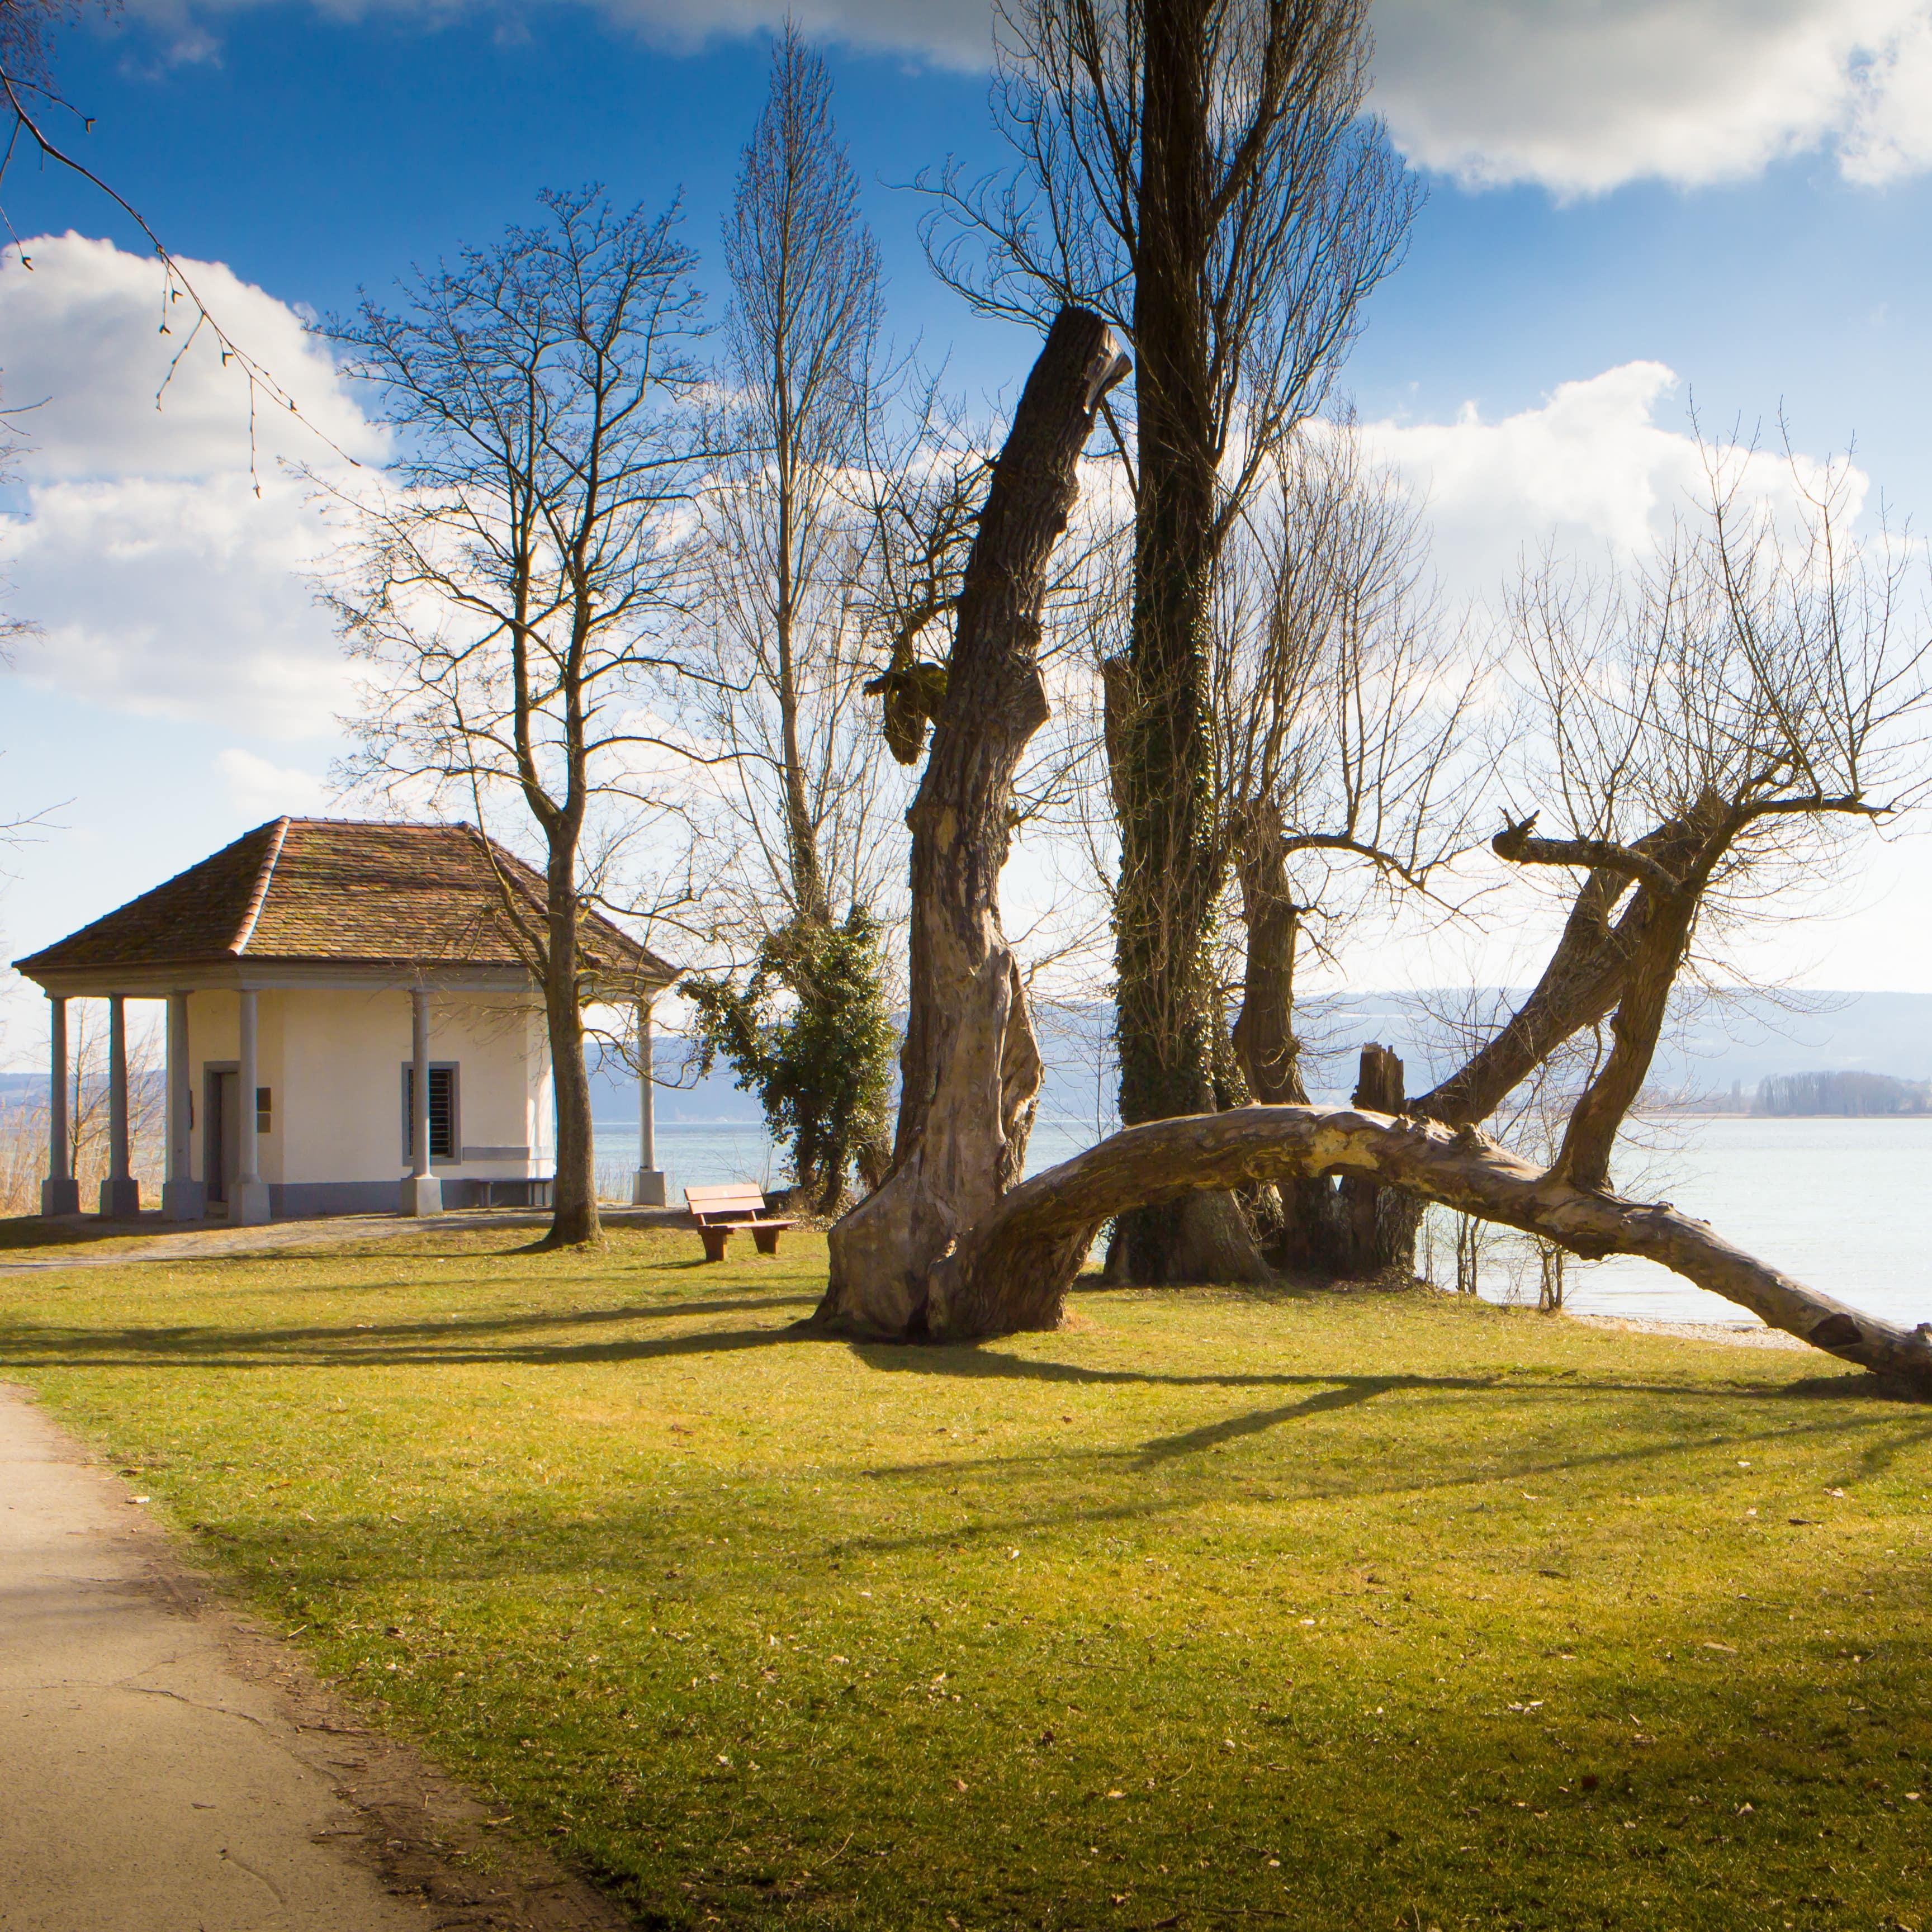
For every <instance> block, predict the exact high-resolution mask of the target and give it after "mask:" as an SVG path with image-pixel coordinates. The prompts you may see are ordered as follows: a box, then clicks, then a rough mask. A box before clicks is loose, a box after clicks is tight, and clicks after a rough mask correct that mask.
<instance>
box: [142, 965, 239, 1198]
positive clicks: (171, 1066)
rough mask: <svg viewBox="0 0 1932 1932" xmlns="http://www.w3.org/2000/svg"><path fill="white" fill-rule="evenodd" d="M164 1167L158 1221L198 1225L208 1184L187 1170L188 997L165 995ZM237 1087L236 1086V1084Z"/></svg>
mask: <svg viewBox="0 0 1932 1932" xmlns="http://www.w3.org/2000/svg"><path fill="white" fill-rule="evenodd" d="M167 1051H168V1072H167V1081H168V1089H167V1136H168V1151H167V1166H166V1171H165V1178H163V1181H162V1182H161V1219H162V1220H164V1221H199V1220H201V1219H202V1217H203V1216H205V1214H207V1212H208V1187H207V1184H206V1183H205V1181H202V1180H201V1179H199V1178H198V1177H197V1176H196V1175H193V1174H192V1173H190V1172H189V1169H188V1149H189V1147H190V1145H191V1143H190V1140H189V1138H188V1135H189V1130H190V1127H191V1126H192V1124H193V1118H194V1103H193V1099H192V1095H193V1092H194V1071H193V1062H192V1061H190V1059H189V1058H188V1037H187V994H186V993H170V994H169V995H168V1049H167ZM237 1084H238V1085H239V1082H238V1083H237Z"/></svg>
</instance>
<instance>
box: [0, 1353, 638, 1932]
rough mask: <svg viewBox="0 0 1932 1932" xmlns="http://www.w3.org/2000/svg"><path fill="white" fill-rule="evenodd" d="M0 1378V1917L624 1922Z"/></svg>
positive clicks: (29, 1925)
mask: <svg viewBox="0 0 1932 1932" xmlns="http://www.w3.org/2000/svg"><path fill="white" fill-rule="evenodd" d="M137 1498H138V1493H137V1492H136V1491H134V1490H130V1489H129V1488H128V1487H127V1486H125V1485H124V1484H122V1483H121V1482H119V1481H117V1480H116V1479H115V1478H114V1477H113V1475H110V1473H109V1472H107V1471H106V1470H104V1469H101V1468H100V1467H98V1466H96V1465H95V1464H94V1463H92V1462H91V1461H90V1460H89V1458H88V1457H87V1456H86V1454H85V1452H84V1451H82V1450H81V1449H80V1448H78V1447H77V1445H75V1444H74V1442H72V1441H71V1439H69V1438H68V1437H67V1436H65V1435H64V1434H63V1433H62V1431H60V1430H58V1429H57V1428H56V1427H55V1426H54V1425H53V1424H52V1423H51V1422H49V1421H48V1419H47V1418H46V1417H45V1416H44V1415H42V1414H41V1413H40V1411H39V1410H37V1409H36V1408H34V1406H33V1405H32V1404H31V1402H30V1401H29V1400H28V1399H27V1397H26V1394H25V1392H24V1391H20V1390H18V1389H15V1388H9V1387H8V1386H7V1385H5V1384H0V1765H4V1766H5V1767H6V1793H5V1799H4V1800H0V1928H4V1932H401V1928H404V1927H408V1928H411V1932H424V1928H425V1927H478V1928H481V1927H500V1928H504V1932H510V1928H518V1932H618V1928H621V1927H625V1926H628V1924H631V1921H630V1919H629V1918H628V1917H627V1916H626V1915H625V1914H623V1913H622V1912H619V1910H618V1909H617V1908H616V1906H614V1905H613V1904H612V1903H610V1901H609V1900H606V1899H604V1898H603V1897H601V1895H599V1894H597V1893H595V1892H594V1891H592V1890H591V1889H590V1888H589V1887H588V1886H586V1885H583V1883H581V1882H580V1881H578V1880H577V1879H574V1878H571V1876H568V1874H566V1873H564V1872H563V1871H562V1870H560V1869H559V1868H558V1867H556V1865H555V1864H553V1863H552V1862H551V1861H549V1860H548V1859H547V1858H545V1857H544V1855H543V1854H542V1853H541V1852H538V1851H536V1850H535V1849H532V1848H529V1847H528V1846H523V1845H522V1844H521V1843H520V1842H517V1841H512V1840H509V1839H508V1838H505V1836H504V1835H503V1834H502V1831H501V1829H500V1826H501V1823H502V1821H501V1820H497V1821H491V1820H490V1819H489V1818H488V1817H487V1814H486V1813H485V1812H484V1810H483V1808H481V1806H479V1805H477V1804H476V1803H475V1802H473V1801H472V1799H469V1797H468V1796H466V1794H465V1793H463V1792H462V1791H461V1790H460V1789H459V1788H458V1787H457V1786H455V1784H452V1783H451V1782H450V1781H449V1780H448V1779H446V1778H443V1777H442V1776H441V1775H440V1774H439V1773H437V1772H434V1770H432V1769H430V1768H429V1767H428V1766H425V1764H424V1763H422V1761H421V1760H419V1758H418V1757H416V1754H414V1753H413V1752H412V1751H409V1750H407V1749H406V1748H403V1747H401V1746H399V1745H396V1744H394V1743H392V1742H390V1741H389V1740H387V1739H384V1738H383V1737H380V1736H378V1735H377V1734H376V1733H373V1732H372V1731H371V1730H368V1727H366V1726H365V1725H364V1724H362V1723H360V1722H359V1721H358V1720H357V1719H356V1718H355V1717H354V1716H353V1715H352V1714H350V1712H347V1711H346V1710H345V1709H344V1708H343V1707H342V1706H341V1705H340V1704H339V1703H337V1702H336V1701H335V1700H334V1699H333V1698H332V1697H330V1695H329V1694H328V1693H327V1692H326V1691H325V1690H323V1688H322V1687H321V1686H320V1685H319V1684H318V1683H317V1682H316V1680H315V1679H314V1677H313V1676H311V1674H310V1673H309V1672H308V1670H307V1669H306V1667H305V1666H304V1664H303V1663H302V1660H301V1659H300V1658H299V1656H298V1655H296V1652H294V1651H293V1649H291V1648H290V1646H288V1645H287V1643H283V1642H281V1640H278V1639H275V1638H274V1637H270V1636H269V1635H268V1634H266V1632H264V1631H261V1630H260V1629H259V1628H257V1627H255V1626H254V1625H251V1624H250V1623H249V1622H248V1621H247V1620H246V1619H243V1618H241V1617H239V1616H236V1614H234V1613H233V1612H232V1611H230V1610H227V1609H226V1608H225V1607H223V1605H222V1604H220V1601H219V1600H218V1599H217V1597H216V1596H215V1595H214V1592H213V1591H212V1589H211V1586H210V1585H209V1583H208V1580H207V1579H206V1578H205V1577H202V1576H200V1575H199V1574H196V1572H195V1571H193V1570H192V1569H191V1568H189V1567H188V1565H187V1564H186V1563H184V1561H183V1560H182V1559H181V1555H180V1553H178V1550H176V1549H175V1546H174V1545H173V1544H172V1542H171V1541H169V1538H167V1537H166V1535H164V1534H163V1532H161V1531H160V1529H158V1528H157V1526H155V1525H154V1523H153V1522H152V1521H151V1519H150V1518H149V1517H148V1515H147V1513H146V1512H145V1510H144V1509H143V1508H142V1505H141V1502H140V1501H139V1500H138V1499H137Z"/></svg>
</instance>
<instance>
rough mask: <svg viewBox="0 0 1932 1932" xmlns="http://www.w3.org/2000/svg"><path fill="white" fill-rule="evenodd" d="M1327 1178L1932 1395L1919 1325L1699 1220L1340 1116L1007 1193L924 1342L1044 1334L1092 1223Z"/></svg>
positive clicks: (1244, 1125) (1443, 1131)
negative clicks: (1486, 1229)
mask: <svg viewBox="0 0 1932 1932" xmlns="http://www.w3.org/2000/svg"><path fill="white" fill-rule="evenodd" d="M1321 1174H1340V1175H1344V1176H1346V1177H1348V1178H1354V1179H1373V1180H1374V1181H1377V1182H1379V1183H1380V1184H1382V1185H1383V1186H1385V1187H1402V1188H1405V1189H1406V1190H1409V1193H1412V1194H1413V1195H1416V1196H1421V1197H1423V1198H1424V1199H1428V1200H1431V1201H1439V1202H1442V1204H1443V1205H1445V1206H1446V1207H1450V1208H1458V1209H1460V1210H1461V1211H1462V1212H1463V1213H1464V1214H1476V1215H1480V1216H1481V1217H1483V1218H1484V1220H1490V1221H1500V1222H1502V1223H1505V1224H1506V1225H1507V1226H1510V1227H1512V1228H1519V1229H1522V1230H1523V1232H1525V1233H1526V1234H1531V1235H1541V1236H1543V1237H1544V1238H1545V1239H1547V1240H1549V1241H1554V1242H1556V1243H1557V1244H1559V1246H1561V1247H1564V1248H1565V1249H1567V1250H1568V1251H1569V1252H1570V1253H1572V1254H1577V1255H1581V1256H1584V1257H1585V1258H1586V1259H1589V1260H1597V1259H1601V1258H1602V1257H1603V1256H1606V1255H1613V1254H1623V1255H1640V1256H1643V1258H1644V1259H1646V1260H1649V1261H1654V1262H1659V1263H1661V1265H1663V1266H1664V1267H1665V1268H1669V1269H1670V1270H1671V1271H1673V1273H1675V1274H1680V1275H1682V1276H1683V1277H1685V1280H1688V1281H1691V1282H1694V1283H1696V1284H1697V1286H1699V1287H1700V1288H1704V1289H1709V1290H1710V1291H1711V1292H1712V1293H1713V1294H1715V1295H1722V1296H1724V1298H1725V1299H1726V1300H1727V1301H1734V1302H1736V1303H1738V1304H1739V1305H1740V1306H1741V1307H1745V1308H1748V1309H1750V1310H1752V1312H1753V1313H1755V1314H1757V1315H1758V1316H1761V1317H1762V1318H1763V1319H1764V1320H1765V1321H1766V1322H1768V1323H1769V1324H1770V1325H1771V1326H1772V1327H1773V1328H1781V1329H1783V1330H1784V1331H1785V1332H1786V1333H1787V1334H1792V1335H1796V1336H1797V1337H1799V1339H1800V1340H1802V1341H1805V1342H1808V1343H1811V1345H1812V1346H1814V1347H1815V1348H1819V1349H1825V1350H1826V1351H1827V1352H1829V1353H1830V1354H1832V1355H1837V1356H1840V1357H1841V1358H1843V1360H1845V1361H1849V1362H1856V1363H1858V1364H1860V1365H1861V1367H1864V1368H1867V1369H1870V1370H1874V1371H1876V1373H1879V1374H1882V1375H1889V1376H1898V1377H1900V1378H1902V1379H1905V1380H1907V1381H1909V1382H1912V1384H1913V1385H1915V1386H1917V1387H1918V1388H1924V1389H1927V1390H1932V1323H1921V1324H1920V1325H1919V1326H1918V1328H1916V1329H1913V1330H1909V1331H1908V1330H1906V1329H1902V1328H1895V1327H1894V1326H1893V1325H1891V1323H1889V1322H1881V1321H1879V1320H1878V1319H1876V1318H1875V1317H1874V1316H1870V1315H1866V1314H1864V1313H1861V1312H1860V1311H1858V1310H1856V1309H1852V1308H1848V1307H1846V1306H1845V1305H1844V1304H1843V1303H1842V1302H1840V1301H1835V1300H1834V1299H1833V1298H1832V1297H1831V1296H1829V1295H1820V1294H1819V1293H1818V1292H1817V1291H1815V1290H1814V1289H1808V1288H1806V1287H1805V1286H1804V1285H1803V1284H1802V1283H1799V1282H1796V1281H1793V1280H1792V1279H1791V1278H1790V1277H1789V1276H1788V1275H1783V1274H1779V1273H1778V1271H1776V1270H1775V1268H1767V1267H1766V1265H1764V1264H1763V1262H1760V1261H1757V1260H1755V1259H1753V1258H1752V1257H1751V1256H1749V1255H1748V1254H1745V1253H1744V1252H1743V1251H1742V1250H1741V1249H1738V1248H1735V1247H1732V1246H1731V1244H1730V1243H1729V1242H1728V1241H1725V1240H1724V1239H1723V1238H1721V1236H1720V1235H1717V1234H1716V1233H1715V1232H1713V1231H1712V1229H1711V1228H1710V1227H1709V1226H1708V1225H1707V1224H1706V1223H1704V1222H1702V1221H1697V1220H1692V1219H1691V1217H1690V1216H1688V1214H1679V1212H1678V1211H1676V1208H1672V1207H1670V1206H1669V1205H1664V1204H1659V1205H1654V1206H1651V1205H1643V1204H1642V1203H1640V1202H1631V1201H1625V1200H1622V1199H1619V1198H1618V1197H1617V1196H1614V1195H1610V1194H1604V1193H1596V1192H1594V1191H1592V1190H1587V1189H1584V1188H1580V1187H1574V1186H1572V1185H1571V1183H1570V1182H1568V1181H1566V1180H1565V1179H1563V1178H1562V1176H1561V1175H1558V1174H1556V1173H1554V1172H1547V1171H1545V1170H1544V1169H1541V1168H1538V1167H1536V1166H1533V1165H1532V1163H1529V1162H1527V1161H1525V1160H1522V1159H1520V1157H1518V1156H1517V1155H1515V1154H1511V1153H1510V1152H1509V1151H1508V1149H1506V1148H1502V1147H1500V1146H1499V1145H1497V1143H1496V1142H1494V1141H1493V1140H1491V1139H1489V1138H1488V1136H1487V1135H1484V1134H1483V1133H1480V1132H1479V1131H1478V1130H1476V1129H1475V1128H1474V1127H1460V1128H1457V1129H1455V1130H1451V1129H1449V1128H1447V1127H1442V1126H1439V1125H1438V1124H1436V1123H1435V1122H1433V1121H1418V1120H1412V1119H1410V1118H1406V1117H1397V1118H1390V1117H1388V1116H1387V1115H1381V1114H1372V1113H1365V1112H1355V1111H1353V1110H1350V1109H1340V1108H1321V1107H1295V1106H1278V1107H1259V1106H1256V1107H1239V1108H1236V1109H1233V1110H1232V1111H1231V1112H1227V1113H1223V1114H1203V1115H1196V1117H1194V1118H1192V1119H1181V1120H1171V1121H1149V1122H1148V1123H1147V1124H1145V1125H1144V1126H1141V1127H1128V1128H1127V1129H1124V1130H1123V1131H1122V1132H1121V1133H1118V1134H1115V1135H1114V1136H1112V1137H1111V1138H1110V1139H1107V1140H1104V1141H1103V1142H1100V1145H1098V1146H1097V1147H1094V1148H1089V1149H1088V1151H1086V1152H1085V1154H1078V1155H1076V1157H1074V1158H1073V1160H1070V1161H1065V1162H1063V1163H1061V1165H1060V1166H1058V1167H1055V1168H1049V1169H1048V1170H1047V1172H1046V1173H1044V1174H1039V1175H1034V1178H1032V1179H1031V1181H1026V1182H1025V1183H1023V1184H1022V1185H1021V1186H1019V1187H1016V1188H1015V1189H1014V1190H1013V1191H1012V1192H1011V1193H1009V1194H1008V1195H1007V1196H1006V1197H1005V1198H1004V1199H1003V1200H1002V1201H1001V1202H1000V1204H999V1205H998V1208H995V1210H994V1211H993V1212H992V1214H989V1216H987V1217H986V1218H985V1219H984V1220H982V1221H980V1222H979V1223H977V1224H976V1225H975V1226H974V1227H973V1228H972V1229H971V1230H970V1231H968V1232H967V1234H966V1235H965V1237H964V1238H962V1241H960V1243H959V1247H958V1248H957V1249H956V1250H955V1252H954V1253H952V1254H951V1255H950V1256H947V1258H946V1259H944V1261H943V1262H940V1263H939V1264H938V1265H937V1266H935V1268H934V1269H933V1271H932V1282H931V1289H930V1292H929V1298H928V1301H927V1307H926V1321H927V1326H928V1328H929V1331H930V1332H931V1333H932V1334H933V1335H934V1336H935V1337H943V1338H945V1339H947V1340H962V1339H968V1338H971V1337H981V1336H988V1335H997V1334H1010V1333H1011V1332H1013V1331H1015V1330H1017V1329H1023V1328H1052V1327H1053V1326H1054V1325H1055V1324H1056V1323H1057V1322H1058V1320H1059V1319H1060V1313H1061V1303H1062V1301H1063V1300H1064V1297H1065V1295H1066V1293H1067V1289H1068V1287H1069V1286H1070V1285H1071V1283H1072V1282H1073V1277H1075V1275H1076V1274H1078V1273H1079V1268H1080V1265H1081V1263H1082V1260H1083V1259H1085V1256H1086V1254H1087V1253H1088V1249H1089V1248H1090V1247H1091V1245H1092V1244H1093V1241H1094V1236H1095V1235H1096V1234H1097V1232H1098V1231H1099V1229H1100V1227H1101V1226H1102V1224H1103V1223H1105V1222H1106V1221H1107V1220H1109V1219H1111V1218H1112V1217H1114V1216H1115V1215H1118V1214H1120V1213H1121V1212H1122V1211H1124V1209H1126V1208H1130V1207H1133V1206H1136V1205H1140V1204H1142V1203H1145V1202H1171V1201H1176V1200H1179V1199H1182V1198H1184V1196H1187V1195H1189V1194H1191V1193H1202V1192H1208V1191H1214V1190H1227V1189H1230V1188H1235V1187H1247V1186H1254V1185H1257V1184H1262V1183H1265V1182H1268V1181H1274V1182H1277V1183H1280V1182H1281V1181H1286V1180H1291V1179H1294V1178H1298V1177H1299V1176H1301V1175H1321Z"/></svg>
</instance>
